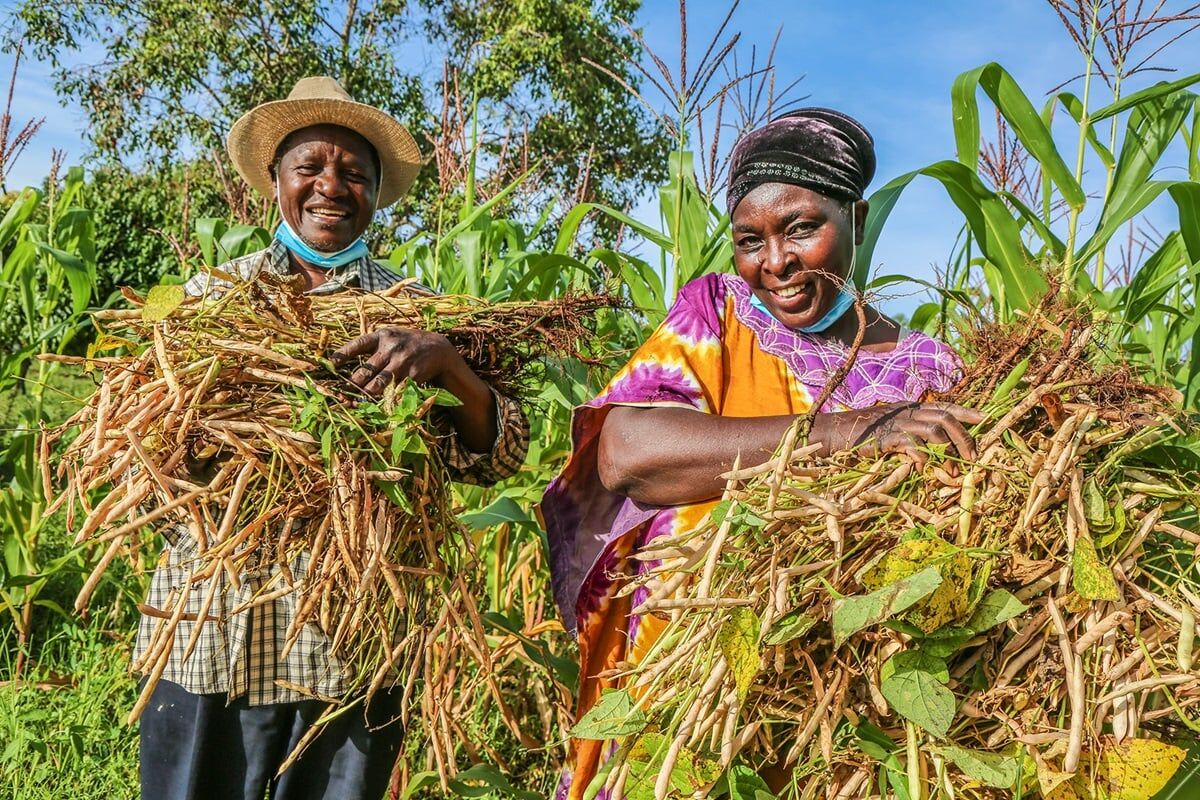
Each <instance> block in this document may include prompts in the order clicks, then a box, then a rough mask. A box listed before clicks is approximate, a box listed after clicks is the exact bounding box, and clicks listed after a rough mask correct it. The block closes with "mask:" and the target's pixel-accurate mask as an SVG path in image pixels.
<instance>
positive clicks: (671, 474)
mask: <svg viewBox="0 0 1200 800" xmlns="http://www.w3.org/2000/svg"><path fill="white" fill-rule="evenodd" d="M983 419H984V416H983V414H980V413H979V412H978V411H972V410H971V409H967V408H962V407H960V406H956V405H951V404H950V403H896V404H893V405H886V406H876V407H874V408H867V409H862V410H860V411H836V412H832V413H826V414H817V415H816V416H815V417H814V418H813V428H812V431H811V432H810V434H809V437H808V439H809V441H810V442H814V443H818V442H819V443H821V444H823V445H824V447H823V448H822V451H821V453H822V454H823V455H829V454H831V453H836V452H841V451H846V450H858V451H859V452H861V453H863V454H864V455H867V456H871V455H879V454H883V453H904V454H906V455H908V456H909V457H910V458H912V459H913V460H915V461H916V462H917V463H918V464H922V463H923V462H924V461H925V457H926V454H925V452H924V450H923V448H924V447H925V446H927V445H931V444H949V445H952V446H953V447H954V449H955V451H956V452H957V453H958V455H959V457H960V458H962V459H963V460H967V461H969V460H972V459H974V458H975V443H974V441H973V440H972V439H971V435H970V434H969V433H968V432H967V429H966V426H967V425H974V424H976V423H979V422H982V421H983ZM795 421H796V417H795V416H792V415H783V416H772V417H720V416H716V415H713V414H704V413H701V412H699V411H694V410H692V409H687V408H636V407H629V406H617V407H615V408H613V409H611V410H610V411H609V412H608V417H607V418H606V419H605V421H604V427H603V428H601V430H600V441H599V451H598V453H597V469H598V472H599V477H600V482H601V483H602V484H603V485H604V487H605V488H606V489H608V490H609V491H611V492H615V493H617V494H623V495H625V496H626V497H630V498H632V499H634V500H637V501H638V502H640V503H648V504H652V505H677V504H679V503H694V502H698V501H700V500H707V499H710V498H714V497H719V496H720V494H721V490H722V489H723V488H724V486H725V481H724V480H722V479H721V477H720V475H721V473H723V472H726V471H727V470H729V469H730V468H732V467H733V465H734V464H735V463H737V464H739V465H740V466H742V467H750V466H754V465H757V464H761V463H763V462H764V461H766V460H767V459H768V458H770V457H771V454H772V453H773V452H774V451H775V449H776V448H777V447H778V446H779V441H780V439H782V438H783V434H784V433H785V432H786V431H787V430H788V428H789V427H791V425H792V424H793V423H794V422H795Z"/></svg>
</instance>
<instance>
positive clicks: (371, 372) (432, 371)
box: [333, 328, 468, 397]
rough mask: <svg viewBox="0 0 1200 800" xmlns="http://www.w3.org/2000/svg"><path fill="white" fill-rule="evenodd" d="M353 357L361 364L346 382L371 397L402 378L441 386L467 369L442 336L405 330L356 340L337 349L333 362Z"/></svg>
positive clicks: (383, 332)
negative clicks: (455, 374)
mask: <svg viewBox="0 0 1200 800" xmlns="http://www.w3.org/2000/svg"><path fill="white" fill-rule="evenodd" d="M354 356H365V360H364V361H363V363H362V364H360V365H359V366H358V367H357V368H355V370H354V371H353V372H351V373H350V378H349V380H350V382H351V383H352V384H354V385H355V386H357V387H359V388H360V389H362V390H363V391H364V392H366V393H367V394H369V395H371V396H372V397H378V396H379V395H381V394H383V390H384V389H386V388H387V387H388V385H389V384H391V383H393V382H399V381H402V380H404V379H405V378H411V379H412V380H413V381H415V382H417V383H423V384H433V385H434V386H442V385H443V384H444V378H445V377H446V376H447V375H448V374H450V373H454V372H461V371H462V370H464V369H468V367H467V365H466V362H464V361H463V359H462V356H460V355H459V354H458V351H457V350H455V349H454V345H452V344H450V340H449V339H447V338H446V337H445V336H442V335H441V334H440V333H430V332H429V331H417V330H408V329H406V328H381V329H380V330H377V331H374V332H372V333H368V334H365V335H363V336H360V337H358V338H357V339H355V340H353V341H351V342H349V343H348V344H346V345H344V346H342V347H340V348H338V349H337V351H335V352H334V354H333V360H334V363H336V364H339V365H340V364H342V363H345V362H346V361H348V360H349V359H351V358H353V357H354Z"/></svg>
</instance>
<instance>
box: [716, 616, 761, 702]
mask: <svg viewBox="0 0 1200 800" xmlns="http://www.w3.org/2000/svg"><path fill="white" fill-rule="evenodd" d="M758 628H759V622H758V617H756V616H755V615H754V612H753V611H751V610H750V609H748V608H735V609H733V611H732V612H731V613H730V615H729V619H728V620H727V621H726V622H725V624H724V625H722V626H721V628H720V630H718V631H717V646H718V647H720V648H721V654H722V655H724V656H725V661H726V662H727V663H728V664H729V671H730V673H732V674H733V681H734V684H735V685H736V686H737V692H738V698H739V699H743V700H744V699H745V698H746V692H747V691H749V689H750V684H752V683H754V678H755V676H757V675H758V666H759V660H760V657H759V652H758Z"/></svg>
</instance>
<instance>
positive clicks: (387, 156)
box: [226, 98, 421, 208]
mask: <svg viewBox="0 0 1200 800" xmlns="http://www.w3.org/2000/svg"><path fill="white" fill-rule="evenodd" d="M312 125H339V126H341V127H343V128H349V129H350V130H352V131H354V132H356V133H358V134H359V135H361V136H362V137H363V138H364V139H366V140H367V141H368V142H370V143H371V145H372V146H374V148H375V152H376V153H378V154H379V172H380V175H379V199H378V202H377V205H376V207H377V208H386V207H387V206H390V205H391V204H392V203H394V202H396V201H397V200H399V199H400V198H401V197H403V196H404V194H405V193H406V192H407V191H408V190H409V189H410V188H411V187H412V184H413V181H415V180H416V179H417V173H418V172H419V171H420V170H421V151H420V149H419V148H418V147H417V143H416V141H414V140H413V137H412V134H410V133H409V132H408V129H407V128H405V127H404V126H403V125H401V124H400V123H399V122H397V121H396V120H395V119H393V118H392V117H391V116H389V115H388V114H386V113H384V112H383V111H380V110H379V109H378V108H375V107H374V106H369V105H366V104H365V103H356V102H354V101H351V100H336V99H332V98H306V99H296V100H274V101H272V102H269V103H263V104H262V105H260V106H256V107H255V108H253V109H251V110H250V111H247V112H246V113H245V114H243V115H242V117H241V118H240V119H239V120H238V121H237V122H235V123H234V124H233V127H232V128H231V129H230V131H229V138H228V139H227V140H226V148H227V149H228V151H229V157H230V159H232V160H233V165H234V167H236V168H237V171H238V174H240V175H241V176H242V177H243V178H244V179H245V180H246V183H249V184H250V185H251V186H253V187H254V188H255V189H257V190H258V191H259V192H261V193H262V194H263V195H265V196H267V197H272V196H274V193H275V188H274V182H273V181H272V179H271V170H270V166H271V160H272V159H273V158H275V151H276V150H277V149H278V148H279V143H280V142H282V141H283V140H284V139H285V138H287V136H288V134H290V133H293V132H294V131H298V130H300V129H301V128H307V127H309V126H312Z"/></svg>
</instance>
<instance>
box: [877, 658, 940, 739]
mask: <svg viewBox="0 0 1200 800" xmlns="http://www.w3.org/2000/svg"><path fill="white" fill-rule="evenodd" d="M949 681H950V673H949V672H948V671H947V669H946V662H945V661H944V660H943V659H941V658H938V657H937V656H931V655H929V654H928V653H924V652H922V651H920V650H904V651H902V652H900V653H897V654H896V655H894V656H892V657H891V658H889V659H888V660H887V661H886V662H884V664H883V667H881V668H880V670H879V691H881V692H882V693H883V696H884V697H885V698H887V701H888V703H889V704H891V706H892V708H893V709H894V710H895V711H896V713H897V714H899V715H900V716H902V717H904V718H905V719H907V720H910V721H912V722H915V723H916V724H917V725H920V726H921V727H922V728H924V729H925V730H926V731H928V732H929V733H931V734H933V735H934V736H936V737H938V738H941V737H943V736H945V735H946V734H947V733H948V732H949V731H950V723H951V722H952V721H953V720H954V710H955V708H956V707H957V702H956V701H955V699H954V693H953V692H951V691H950V690H949V689H947V688H946V684H947V683H948V682H949Z"/></svg>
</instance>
